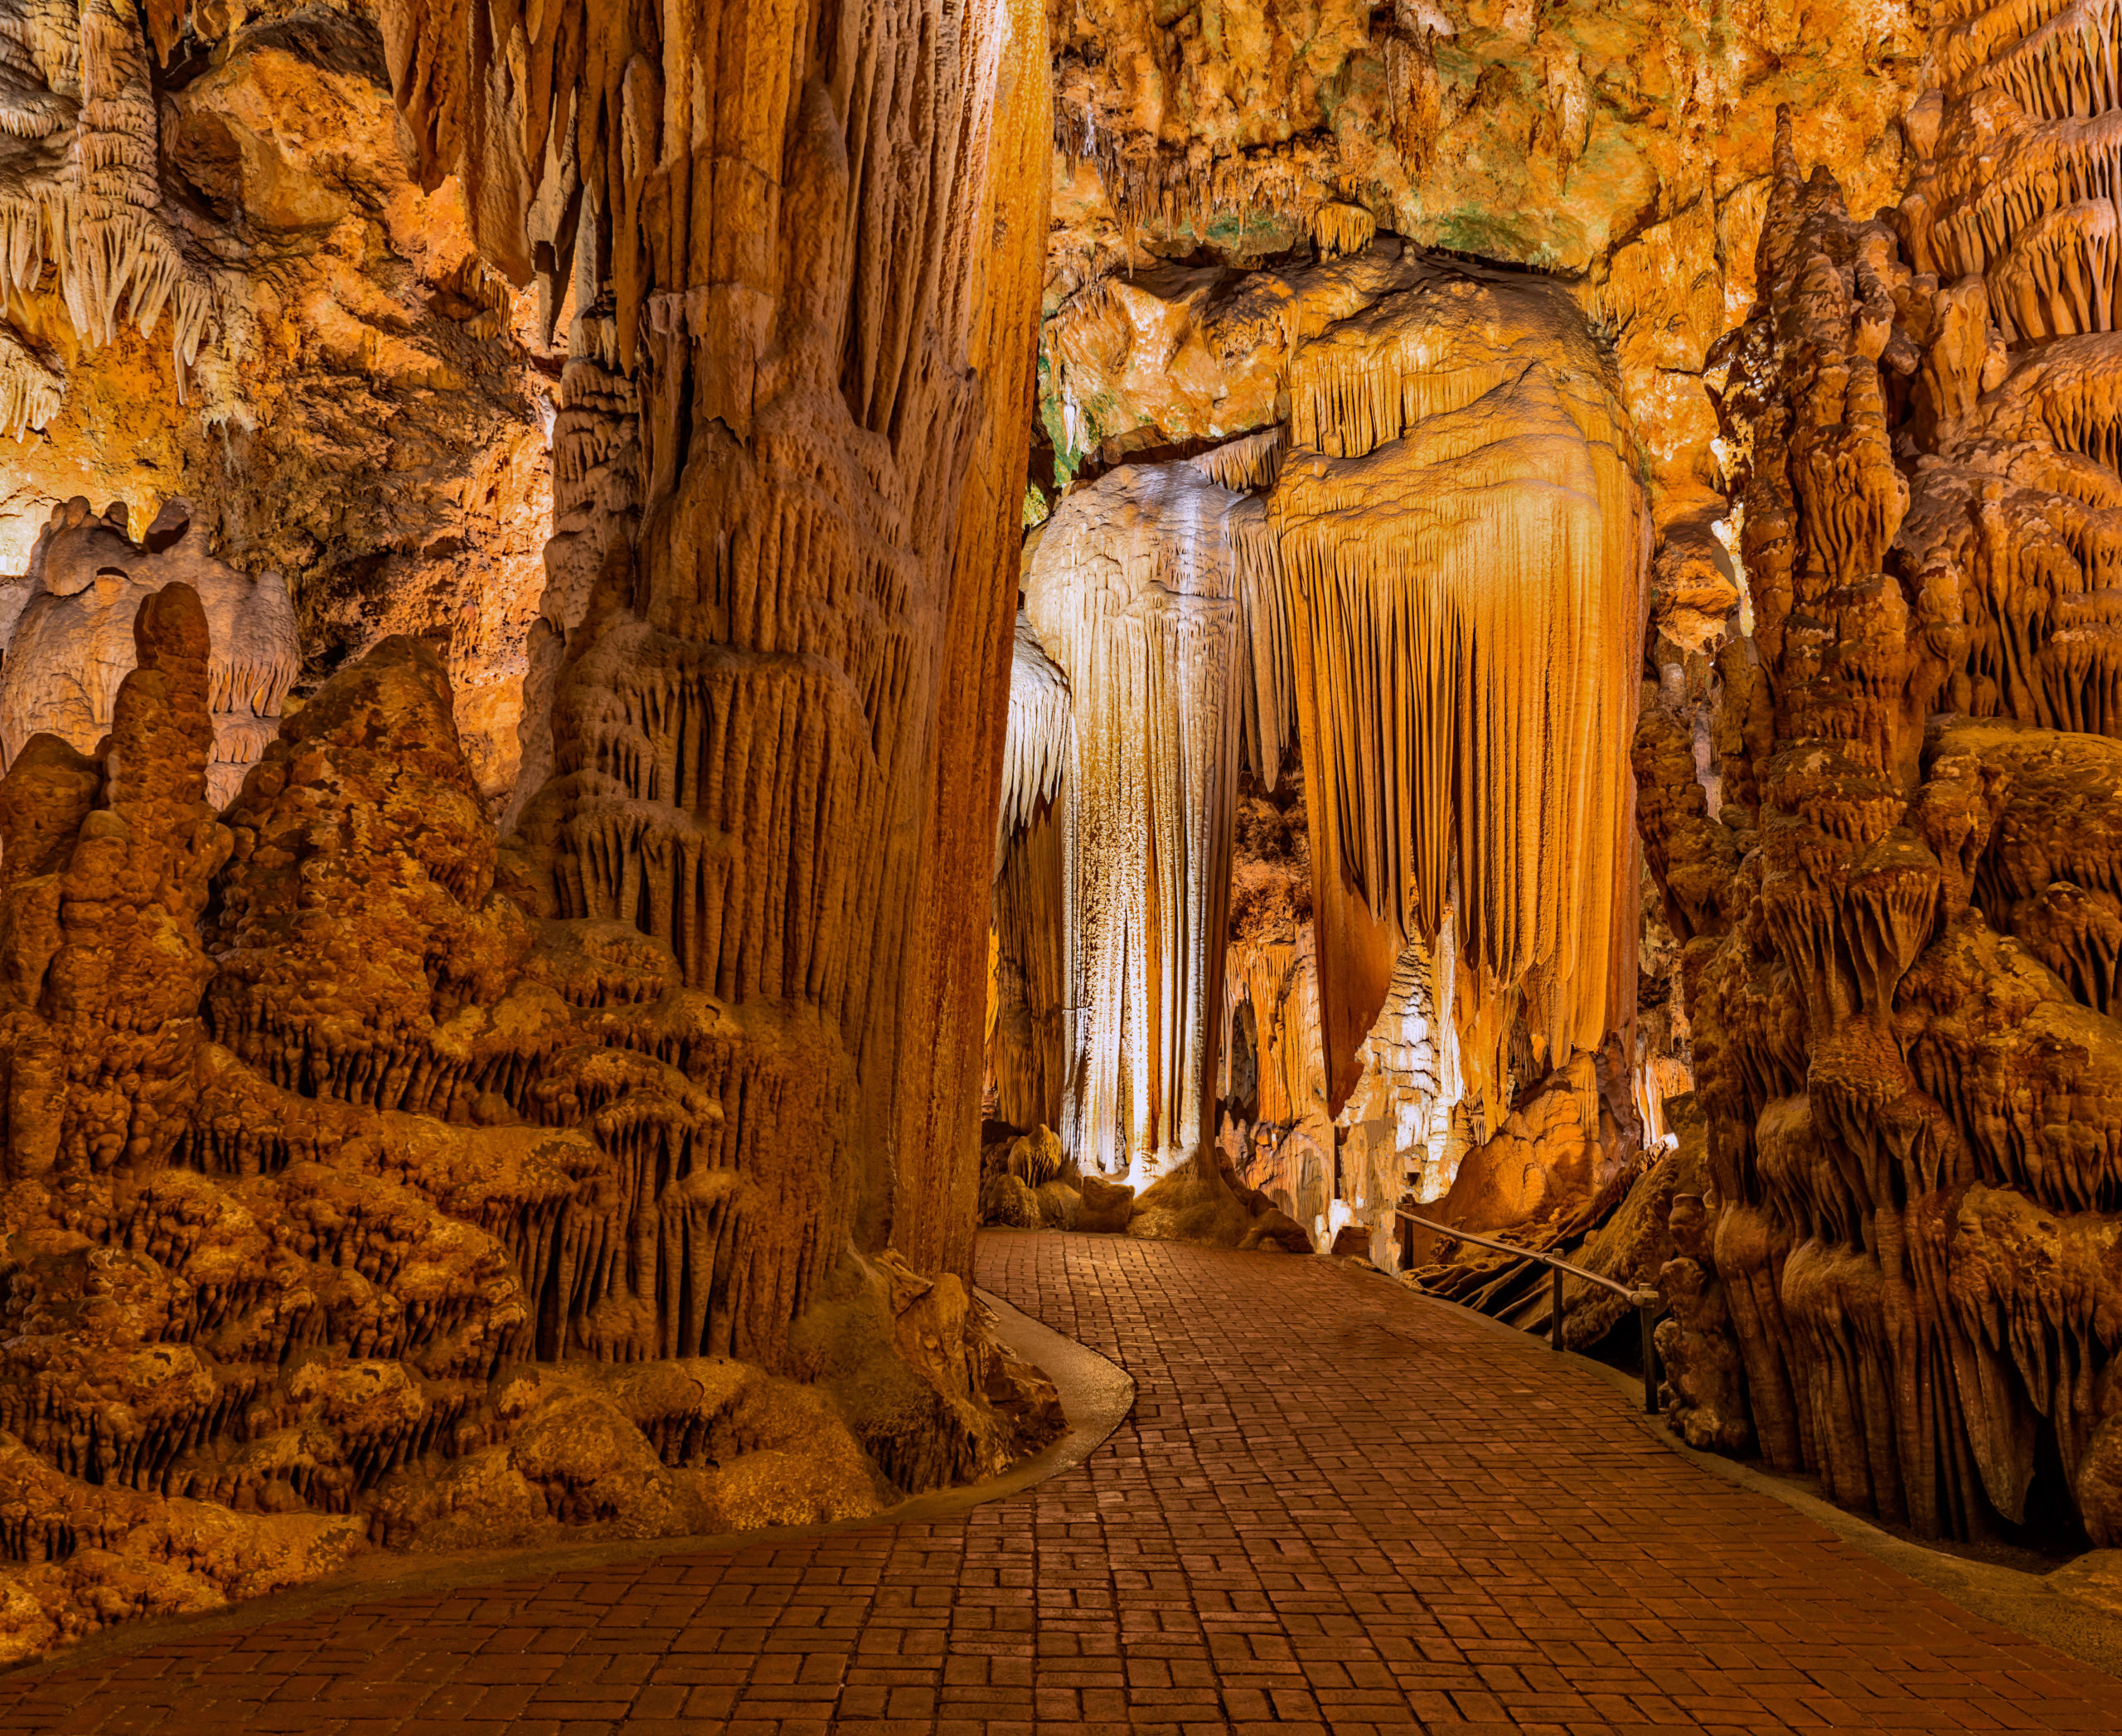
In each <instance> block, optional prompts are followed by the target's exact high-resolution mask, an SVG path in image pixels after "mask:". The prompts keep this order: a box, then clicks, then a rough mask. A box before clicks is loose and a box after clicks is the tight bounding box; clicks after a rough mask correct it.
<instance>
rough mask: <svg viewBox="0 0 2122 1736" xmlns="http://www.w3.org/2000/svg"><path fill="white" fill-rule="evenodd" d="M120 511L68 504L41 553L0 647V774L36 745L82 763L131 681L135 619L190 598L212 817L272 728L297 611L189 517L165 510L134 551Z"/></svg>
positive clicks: (117, 506)
mask: <svg viewBox="0 0 2122 1736" xmlns="http://www.w3.org/2000/svg"><path fill="white" fill-rule="evenodd" d="M127 527H128V513H127V512H126V510H125V507H124V502H117V503H114V505H113V506H112V507H111V508H110V510H109V511H108V512H105V513H104V516H102V517H100V518H96V517H94V516H91V515H90V507H89V503H88V502H86V501H85V500H74V501H70V502H67V504H66V505H65V506H64V507H61V508H60V509H59V511H58V512H56V513H55V514H54V515H53V516H52V519H51V523H50V524H49V525H47V526H46V528H45V531H44V534H43V535H42V536H40V537H39V538H38V539H37V544H36V550H35V551H34V553H33V554H32V555H31V560H30V570H29V577H28V579H27V584H26V586H25V588H24V589H25V591H26V595H25V597H24V599H23V601H22V609H21V613H19V614H18V615H17V617H16V618H15V620H14V622H13V623H12V629H11V630H10V631H9V632H8V633H6V634H5V635H4V636H0V644H4V647H5V653H4V660H0V770H4V769H6V767H7V765H9V764H12V762H13V760H14V759H15V757H16V756H17V754H20V753H21V752H22V749H23V747H24V746H25V744H27V742H28V741H29V739H30V738H31V736H32V735H36V734H37V733H39V732H40V731H43V732H46V733H49V734H51V735H56V736H58V737H60V738H61V739H62V740H64V741H65V742H66V743H68V744H70V746H72V747H73V748H74V749H76V750H77V751H78V752H80V753H84V754H87V753H92V752H94V749H95V746H96V744H97V743H98V742H99V740H101V739H103V737H104V735H105V734H106V733H108V731H109V729H110V724H111V716H112V706H113V705H114V701H115V700H116V698H117V696H118V690H119V684H120V683H121V682H122V681H124V678H125V676H126V675H127V674H128V672H130V671H131V669H132V667H133V616H134V615H135V614H136V613H138V610H139V608H140V605H141V604H142V602H143V600H144V599H147V598H148V596H151V595H152V594H154V593H155V592H156V591H158V590H160V589H162V588H163V587H164V586H165V585H169V584H187V585H189V586H190V587H191V589H192V590H193V591H194V592H196V594H197V595H198V597H199V599H200V601H201V606H202V607H203V608H204V609H205V610H206V625H207V631H208V635H209V637H210V638H211V643H212V655H211V662H209V664H208V671H207V686H208V705H209V706H210V708H211V710H212V712H213V715H214V734H215V742H214V755H213V764H212V767H211V771H210V773H209V774H208V778H207V786H208V794H209V796H210V797H211V799H212V801H213V803H214V805H215V806H216V807H226V806H227V805H228V803H230V801H231V800H233V799H234V798H235V793H236V790H237V789H238V788H239V787H240V785H241V784H242V783H243V775H244V773H245V772H247V771H248V770H249V769H250V768H251V767H252V766H254V765H255V764H257V763H258V760H259V758H260V757H261V756H262V755H263V754H264V751H265V746H266V744H267V743H268V742H269V741H270V740H271V739H273V737H274V734H275V733H276V732H277V731H278V730H279V725H280V706H281V702H282V701H283V700H284V699H285V698H286V697H287V694H288V688H289V687H291V686H293V684H294V680H295V676H296V673H297V672H298V668H299V667H300V664H301V661H302V654H301V647H300V646H299V644H298V643H297V636H296V631H295V613H294V604H293V601H292V599H290V598H289V597H288V587H287V584H286V583H285V581H283V579H281V577H280V575H279V574H278V573H266V574H264V575H262V576H261V577H259V578H258V579H250V578H246V577H245V575H243V574H241V573H239V572H237V571H235V570H234V569H233V568H231V567H229V566H227V565H224V564H223V563H222V562H220V561H218V560H215V559H214V558H213V557H212V556H211V555H208V554H207V553H206V551H205V550H204V549H203V548H202V547H201V543H202V542H203V541H204V538H203V536H201V534H200V533H199V532H198V531H196V530H195V529H194V528H193V526H192V524H191V507H189V505H188V504H187V502H182V501H171V502H167V504H165V505H164V507H162V511H161V512H159V513H158V514H157V516H156V518H155V520H154V522H153V524H152V525H150V526H148V530H147V531H146V532H145V535H144V540H143V541H142V542H138V543H135V542H134V541H133V540H132V538H131V536H129V534H128V528H127Z"/></svg>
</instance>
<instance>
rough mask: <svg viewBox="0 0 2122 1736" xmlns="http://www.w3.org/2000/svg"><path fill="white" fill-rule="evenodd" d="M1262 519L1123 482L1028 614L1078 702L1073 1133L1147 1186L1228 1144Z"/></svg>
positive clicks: (1066, 882) (1052, 543)
mask: <svg viewBox="0 0 2122 1736" xmlns="http://www.w3.org/2000/svg"><path fill="white" fill-rule="evenodd" d="M1257 510H1258V509H1257V503H1253V502H1248V501H1247V500H1246V499H1245V497H1242V496H1238V495H1235V494H1233V493H1232V492H1230V491H1229V490H1228V489H1225V488H1222V487H1218V486H1217V485H1216V484H1215V483H1214V482H1209V481H1208V480H1207V479H1206V478H1204V477H1202V476H1201V475H1200V474H1199V473H1198V472H1196V471H1195V470H1194V469H1193V468H1190V467H1188V466H1185V465H1176V464H1175V465H1155V466H1126V467H1123V468H1121V469H1119V470H1116V471H1113V472H1111V473H1108V474H1107V476H1106V477H1104V478H1101V479H1100V480H1099V481H1098V482H1095V483H1093V484H1092V485H1091V486H1090V487H1088V488H1086V489H1082V490H1079V491H1078V492H1075V493H1073V494H1071V495H1070V496H1068V497H1067V498H1066V499H1065V500H1063V502H1062V503H1061V505H1060V507H1059V508H1058V509H1057V510H1056V511H1055V513H1054V517H1053V519H1052V520H1051V521H1049V523H1048V524H1047V526H1045V528H1044V531H1043V533H1042V534H1041V536H1040V537H1039V543H1038V546H1037V547H1036V549H1035V550H1034V552H1033V554H1032V556H1031V560H1030V567H1029V570H1028V573H1027V575H1026V580H1025V613H1026V615H1027V616H1028V617H1029V618H1030V621H1031V623H1032V625H1033V627H1034V628H1035V629H1036V630H1037V632H1038V634H1039V643H1041V644H1042V645H1043V646H1044V647H1045V650H1046V652H1047V654H1048V655H1049V657H1052V658H1053V660H1054V662H1055V664H1056V665H1057V666H1058V667H1059V668H1060V669H1061V670H1062V672H1063V673H1064V674H1065V675H1066V676H1067V677H1068V685H1069V688H1070V691H1071V692H1072V694H1073V701H1074V726H1073V734H1072V735H1071V738H1070V747H1069V757H1068V771H1067V774H1066V777H1065V779H1064V781H1063V803H1062V807H1063V839H1064V844H1063V848H1064V851H1065V852H1066V855H1065V860H1064V863H1063V905H1064V910H1065V915H1064V919H1063V928H1064V943H1063V957H1064V958H1065V959H1066V960H1067V961H1068V971H1069V972H1070V977H1071V980H1070V982H1069V983H1068V1006H1069V1007H1070V1010H1071V1011H1070V1016H1071V1018H1072V1020H1073V1025H1074V1029H1073V1031H1072V1033H1071V1035H1070V1046H1069V1061H1068V1068H1069V1093H1068V1101H1067V1102H1066V1103H1065V1104H1064V1105H1063V1117H1062V1123H1061V1127H1060V1129H1059V1131H1060V1132H1061V1135H1062V1139H1063V1144H1064V1145H1065V1146H1066V1147H1067V1148H1068V1152H1069V1153H1070V1155H1071V1156H1072V1157H1074V1158H1075V1160H1076V1161H1077V1163H1078V1166H1080V1167H1082V1168H1083V1169H1084V1170H1086V1171H1089V1170H1092V1169H1096V1170H1098V1171H1103V1172H1105V1173H1107V1174H1115V1173H1118V1172H1119V1171H1123V1170H1124V1171H1127V1172H1128V1173H1129V1174H1130V1176H1131V1178H1132V1179H1134V1180H1136V1181H1137V1182H1139V1181H1143V1180H1146V1179H1150V1178H1153V1177H1155V1176H1159V1175H1161V1174H1165V1173H1166V1172H1169V1171H1172V1170H1175V1169H1176V1168H1178V1167H1179V1166H1180V1165H1182V1164H1183V1163H1185V1162H1186V1161H1189V1159H1191V1158H1193V1157H1195V1156H1196V1155H1197V1154H1198V1153H1199V1152H1200V1150H1201V1148H1202V1145H1203V1142H1204V1137H1206V1136H1207V1134H1208V1133H1209V1131H1210V1129H1209V1127H1208V1125H1207V1113H1208V1111H1207V1097H1208V1093H1209V1090H1210V1089H1211V1087H1212V1084H1213V1071H1214V1066H1213V1064H1214V1055H1213V1048H1214V1040H1215V1032H1216V1030H1217V1028H1218V1022H1219V1021H1218V1014H1219V1013H1220V1011H1221V1003H1222V992H1221V977H1222V968H1223V958H1222V956H1221V941H1222V931H1223V908H1224V902H1225V900H1227V899H1228V895H1229V885H1230V847H1231V845H1230V840H1231V825H1232V816H1233V801H1234V799H1235V793H1236V788H1235V786H1236V777H1237V749H1238V710H1239V692H1238V672H1239V650H1240V633H1239V623H1238V555H1237V550H1236V548H1235V546H1234V538H1233V521H1235V520H1236V519H1238V517H1240V516H1242V515H1244V514H1245V513H1247V512H1257Z"/></svg>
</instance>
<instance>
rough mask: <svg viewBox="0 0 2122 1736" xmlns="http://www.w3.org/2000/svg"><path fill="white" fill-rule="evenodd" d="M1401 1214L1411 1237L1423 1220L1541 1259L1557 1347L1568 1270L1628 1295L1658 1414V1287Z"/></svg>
mask: <svg viewBox="0 0 2122 1736" xmlns="http://www.w3.org/2000/svg"><path fill="white" fill-rule="evenodd" d="M1394 1215H1396V1216H1397V1217H1398V1218H1400V1219H1402V1220H1403V1221H1405V1222H1406V1223H1407V1225H1408V1226H1409V1228H1408V1231H1407V1236H1408V1240H1409V1241H1410V1243H1412V1240H1413V1238H1414V1229H1413V1226H1414V1225H1415V1224H1420V1225H1421V1226H1422V1228H1423V1229H1427V1230H1433V1231H1435V1232H1436V1234H1438V1235H1441V1236H1444V1237H1446V1238H1447V1239H1450V1240H1451V1241H1454V1242H1471V1243H1473V1244H1475V1246H1476V1247H1480V1248H1493V1249H1495V1250H1496V1251H1497V1252H1498V1253H1499V1254H1516V1255H1518V1257H1519V1258H1521V1259H1528V1260H1538V1262H1539V1263H1541V1264H1542V1265H1543V1266H1545V1267H1546V1268H1548V1278H1549V1280H1550V1281H1551V1283H1553V1290H1552V1291H1551V1292H1549V1293H1550V1295H1551V1296H1552V1297H1553V1302H1552V1303H1551V1304H1550V1310H1549V1317H1548V1345H1549V1346H1550V1347H1551V1348H1553V1349H1554V1350H1560V1349H1561V1348H1562V1274H1563V1273H1569V1274H1570V1275H1571V1276H1572V1277H1573V1278H1582V1279H1583V1280H1584V1282H1585V1283H1587V1284H1596V1285H1598V1286H1599V1287H1601V1288H1602V1289H1606V1290H1611V1291H1612V1292H1614V1294H1615V1295H1616V1296H1622V1297H1627V1298H1628V1300H1629V1301H1630V1302H1631V1303H1632V1304H1633V1305H1634V1306H1635V1314H1636V1321H1637V1325H1638V1326H1639V1327H1640V1330H1641V1331H1642V1334H1643V1409H1644V1414H1645V1415H1647V1416H1655V1415H1657V1414H1658V1337H1657V1326H1658V1310H1659V1306H1660V1305H1661V1303H1662V1302H1663V1300H1664V1298H1663V1297H1660V1296H1659V1293H1658V1292H1656V1291H1655V1290H1638V1289H1635V1288H1634V1287H1631V1286H1630V1285H1627V1284H1622V1283H1616V1282H1615V1281H1614V1280H1613V1279H1612V1278H1607V1277H1605V1276H1604V1275H1603V1274H1601V1273H1596V1272H1587V1271H1586V1270H1585V1269H1584V1268H1583V1267H1582V1266H1577V1265H1572V1264H1571V1263H1570V1262H1569V1261H1567V1260H1566V1259H1563V1258H1562V1257H1561V1256H1560V1255H1558V1254H1543V1253H1541V1252H1540V1251H1539V1249H1536V1248H1520V1247H1519V1246H1518V1244H1516V1243H1514V1242H1499V1241H1497V1240H1496V1239H1495V1238H1494V1237H1493V1236H1484V1235H1476V1234H1475V1233H1474V1232H1473V1231H1472V1230H1470V1229H1453V1228H1452V1226H1451V1224H1438V1223H1435V1222H1432V1220H1430V1219H1428V1218H1425V1217H1422V1216H1421V1215H1418V1214H1417V1213H1415V1212H1412V1211H1408V1210H1404V1209H1402V1210H1398V1211H1396V1213H1395V1214H1394Z"/></svg>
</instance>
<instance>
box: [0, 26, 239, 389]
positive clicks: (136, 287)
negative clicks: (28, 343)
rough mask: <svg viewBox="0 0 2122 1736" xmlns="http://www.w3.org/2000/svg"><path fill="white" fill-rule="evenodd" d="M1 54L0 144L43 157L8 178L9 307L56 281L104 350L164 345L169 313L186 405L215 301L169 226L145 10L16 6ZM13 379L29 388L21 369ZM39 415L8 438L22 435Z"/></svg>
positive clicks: (2, 216) (2, 210)
mask: <svg viewBox="0 0 2122 1736" xmlns="http://www.w3.org/2000/svg"><path fill="white" fill-rule="evenodd" d="M158 34H159V32H158ZM0 43H4V44H5V45H6V47H7V55H6V60H7V63H8V65H9V67H10V70H11V74H12V75H11V76H10V78H9V79H8V80H7V92H6V94H5V95H4V96H0V133H4V134H7V135H11V136H12V137H13V138H17V139H19V140H22V141H24V142H25V143H27V145H28V146H29V147H30V148H27V149H24V150H20V151H17V152H15V153H11V156H10V160H9V162H7V164H6V166H5V167H0V298H4V297H6V296H7V295H10V294H13V295H22V296H27V295H28V294H29V293H31V292H32V291H34V290H35V289H37V288H38V286H39V283H40V280H41V279H42V277H43V275H44V273H45V271H46V268H47V267H50V268H52V269H54V270H55V271H56V276H57V288H58V291H59V294H60V297H61V300H62V301H63V302H64V303H65V308H66V311H67V314H68V316H69V318H70V320H71V322H72V324H73V327H74V329H75V331H76V332H79V333H80V336H81V337H83V338H84V339H85V341H86V342H88V343H89V344H90V346H91V347H101V346H104V345H106V344H109V343H110V342H113V341H114V339H115V338H116V337H117V335H118V332H119V327H120V325H121V323H123V322H126V321H128V320H129V322H131V323H132V324H133V325H135V326H137V327H138V328H139V331H140V333H141V335H142V336H143V337H153V335H154V332H155V329H156V327H157V326H158V325H159V324H160V323H161V322H162V316H163V314H164V313H165V312H167V313H168V316H169V327H170V350H171V354H172V356H173V357H174V359H175V362H176V366H177V386H178V390H179V392H180V393H182V391H183V390H184V386H185V381H186V380H187V371H188V370H189V369H190V368H191V366H192V364H193V363H194V362H196V361H197V360H198V359H199V354H200V351H201V348H202V347H203V346H204V344H205V342H206V336H207V332H208V331H209V330H210V328H211V327H212V326H213V324H214V322H215V320H216V305H215V296H214V292H213V289H212V286H211V280H210V279H209V276H208V274H207V273H206V270H205V269H203V268H202V267H201V266H200V265H198V264H195V263H194V262H193V261H192V260H191V259H188V258H187V256H186V255H185V253H184V251H183V250H182V246H181V245H180V243H179V241H178V240H177V234H176V232H175V231H174V230H172V227H171V226H170V225H168V224H167V222H165V221H164V219H163V216H162V188H161V185H160V182H159V178H158V173H157V159H158V153H159V150H160V144H159V140H158V136H157V119H156V114H155V95H154V90H153V84H152V82H151V81H150V80H149V77H148V61H147V43H146V41H144V40H143V37H142V35H141V32H140V25H139V21H138V17H137V15H136V13H135V12H134V10H133V7H130V6H128V5H124V4H121V3H120V0H64V3H40V0H7V3H6V4H5V5H4V6H0ZM0 377H4V378H6V379H7V380H10V381H16V380H19V379H21V378H22V372H21V370H20V366H19V364H18V365H17V368H11V369H8V370H7V374H6V376H0ZM23 389H24V388H23V386H21V385H19V384H17V385H14V386H12V391H14V392H20V391H22V390H23ZM9 390H11V387H10V386H5V385H0V392H7V391H9ZM43 390H44V391H45V392H46V393H47V394H48V393H49V391H50V390H51V386H50V385H49V384H47V385H46V386H44V388H43ZM35 408H36V405H34V404H32V405H26V406H23V412H24V413H23V415H22V416H21V417H18V419H17V420H15V421H12V422H9V423H6V424H0V425H5V426H6V427H7V428H8V429H10V431H12V430H14V429H19V427H20V426H21V425H22V421H23V420H24V419H27V410H31V409H35ZM41 414H42V415H44V416H45V417H46V419H49V416H50V415H51V411H50V410H43V411H41ZM28 425H31V426H38V425H41V424H37V423H30V424H28Z"/></svg>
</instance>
